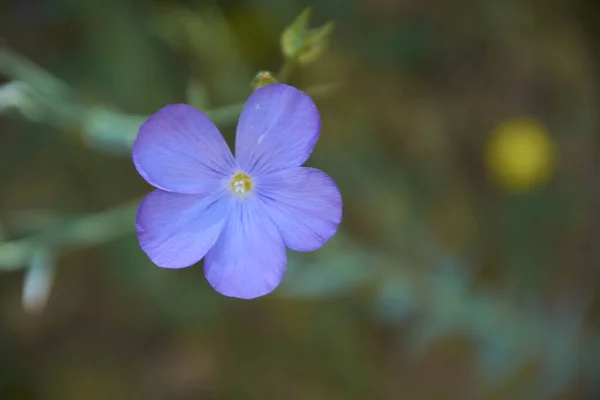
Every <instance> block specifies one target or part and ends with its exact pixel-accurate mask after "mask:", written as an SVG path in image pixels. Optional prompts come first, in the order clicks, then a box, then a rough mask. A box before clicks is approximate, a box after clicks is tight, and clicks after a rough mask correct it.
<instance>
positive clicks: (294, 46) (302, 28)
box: [281, 7, 312, 59]
mask: <svg viewBox="0 0 600 400" xmlns="http://www.w3.org/2000/svg"><path fill="white" fill-rule="evenodd" d="M311 14H312V9H311V8H310V7H308V8H306V9H305V10H304V11H302V13H300V15H299V16H298V17H297V18H296V19H295V20H294V22H292V23H291V24H290V25H289V26H288V27H287V28H286V29H285V30H284V31H283V34H282V35H281V51H282V52H283V55H284V56H285V57H286V58H288V59H295V58H296V57H297V55H298V52H299V51H300V49H301V48H302V46H303V44H304V38H305V37H306V33H307V27H308V20H309V19H310V15H311Z"/></svg>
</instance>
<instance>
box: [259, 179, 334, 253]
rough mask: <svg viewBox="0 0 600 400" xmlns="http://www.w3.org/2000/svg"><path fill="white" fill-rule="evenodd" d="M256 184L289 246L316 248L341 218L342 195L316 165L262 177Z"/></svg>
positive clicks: (286, 244)
mask: <svg viewBox="0 0 600 400" xmlns="http://www.w3.org/2000/svg"><path fill="white" fill-rule="evenodd" d="M257 188H258V192H259V196H260V198H261V200H262V201H263V202H264V203H265V205H266V207H265V208H266V209H267V210H268V212H269V215H270V217H271V219H272V220H273V222H274V223H275V225H276V226H277V228H278V229H279V232H280V233H281V236H282V238H283V241H284V244H285V246H286V247H289V248H290V249H292V250H296V251H313V250H316V249H318V248H319V247H321V246H323V245H324V244H325V242H327V240H329V238H331V237H332V236H333V235H334V234H335V233H336V231H337V228H338V225H339V223H340V222H341V220H342V197H341V195H340V192H339V190H338V188H337V186H336V184H335V182H334V181H333V179H331V178H330V177H329V175H327V174H325V173H324V172H322V171H319V170H318V169H314V168H307V167H298V168H289V169H284V170H282V171H278V172H274V173H271V174H268V175H263V176H260V177H259V180H258V182H257Z"/></svg>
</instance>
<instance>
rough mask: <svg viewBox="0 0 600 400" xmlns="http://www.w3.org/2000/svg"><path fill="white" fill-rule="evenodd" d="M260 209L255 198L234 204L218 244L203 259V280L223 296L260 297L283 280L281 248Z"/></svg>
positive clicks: (273, 227)
mask: <svg viewBox="0 0 600 400" xmlns="http://www.w3.org/2000/svg"><path fill="white" fill-rule="evenodd" d="M262 207H264V206H263V205H262V204H261V203H260V202H259V201H258V199H256V198H246V199H244V200H243V201H240V202H238V203H236V204H235V205H234V206H233V208H232V213H231V214H230V216H229V218H228V222H227V224H226V226H225V228H224V229H223V232H222V233H221V236H220V237H219V240H218V241H217V243H216V244H215V246H214V247H213V248H212V249H211V250H210V251H209V252H208V254H207V255H206V258H205V260H204V274H205V275H206V279H208V282H209V283H210V285H211V286H212V287H213V288H214V289H215V290H216V291H217V292H219V293H221V294H223V295H225V296H229V297H237V298H241V299H253V298H256V297H260V296H264V295H266V294H268V293H270V292H272V291H273V290H274V289H275V288H276V287H277V286H278V285H279V283H280V282H281V280H282V279H283V274H284V273H285V266H286V254H285V247H284V246H283V243H282V241H281V237H280V235H279V232H278V231H277V228H276V227H275V225H273V222H272V221H271V220H270V219H269V216H268V215H267V214H266V213H265V210H264V209H263V208H262Z"/></svg>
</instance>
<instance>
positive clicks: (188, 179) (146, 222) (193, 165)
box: [133, 84, 342, 299]
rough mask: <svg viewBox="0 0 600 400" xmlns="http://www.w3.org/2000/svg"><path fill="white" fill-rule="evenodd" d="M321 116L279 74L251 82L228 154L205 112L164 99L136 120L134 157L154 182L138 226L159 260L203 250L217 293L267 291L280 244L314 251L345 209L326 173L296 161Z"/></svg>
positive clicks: (167, 264)
mask: <svg viewBox="0 0 600 400" xmlns="http://www.w3.org/2000/svg"><path fill="white" fill-rule="evenodd" d="M320 127H321V119H320V117H319V112H318V111H317V108H316V106H315V104H314V102H313V101H312V100H311V98H310V97H309V96H307V95H306V94H304V93H302V92H301V91H299V90H297V89H295V88H293V87H291V86H287V85H283V84H272V85H268V86H265V87H262V88H260V89H258V90H256V91H255V92H254V93H253V94H252V95H251V96H250V98H249V99H248V101H247V102H246V104H245V106H244V109H243V111H242V114H241V116H240V119H239V122H238V126H237V137H236V141H235V155H236V156H235V158H234V157H233V155H232V154H231V151H230V150H229V148H228V146H227V144H226V143H225V140H224V139H223V137H222V136H221V133H220V132H219V131H218V130H217V128H216V127H215V125H214V124H213V123H212V122H211V121H210V120H209V119H208V117H207V116H206V115H205V114H204V113H202V112H201V111H198V110H197V109H195V108H193V107H191V106H188V105H185V104H175V105H168V106H166V107H164V108H163V109H161V110H160V111H158V112H157V113H156V114H154V115H152V116H151V117H150V118H149V119H148V120H147V121H146V122H145V123H144V124H143V125H142V126H141V128H140V132H139V135H138V138H137V140H136V142H135V144H134V146H133V162H134V164H135V167H136V168H137V170H138V172H139V173H140V175H142V176H143V177H144V179H145V180H146V181H148V183H150V184H151V185H152V186H154V187H156V188H157V190H155V191H153V192H152V193H150V194H149V195H148V196H146V198H145V199H144V200H142V202H141V204H140V206H139V209H138V214H137V219H136V228H137V233H138V238H139V242H140V246H141V248H142V250H143V251H144V252H145V253H146V254H147V255H148V257H149V258H150V260H152V262H154V263H155V264H156V265H158V266H160V267H164V268H184V267H188V266H190V265H192V264H195V263H196V262H198V261H200V260H201V259H202V258H203V257H204V273H205V275H206V278H207V279H208V282H209V283H210V285H211V286H212V287H213V288H214V289H215V290H216V291H217V292H219V293H221V294H223V295H225V296H230V297H238V298H243V299H252V298H255V297H259V296H264V295H266V294H268V293H270V292H271V291H273V290H274V289H275V288H276V287H277V286H278V285H279V283H280V282H281V280H282V279H283V275H284V272H285V267H286V262H287V261H286V260H287V259H286V250H285V248H286V247H288V248H290V249H292V250H295V251H313V250H316V249H318V248H319V247H321V246H322V245H323V244H324V243H325V242H326V241H327V240H328V239H329V238H331V237H332V236H333V235H334V234H335V232H336V230H337V227H338V225H339V223H340V222H341V219H342V199H341V196H340V192H339V190H338V188H337V186H336V184H335V182H334V181H333V180H332V179H331V178H330V177H329V176H328V175H326V174H325V173H323V172H321V171H319V170H317V169H314V168H307V167H302V166H301V165H302V164H303V163H304V162H305V161H306V160H307V159H308V157H309V156H310V154H311V152H312V150H313V147H314V146H315V144H316V143H317V139H318V137H319V130H320Z"/></svg>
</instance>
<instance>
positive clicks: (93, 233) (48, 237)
mask: <svg viewBox="0 0 600 400" xmlns="http://www.w3.org/2000/svg"><path fill="white" fill-rule="evenodd" d="M138 203H139V199H138V200H136V201H134V202H127V203H125V204H122V205H120V206H118V207H115V208H111V209H109V210H106V211H103V212H99V213H97V214H92V215H89V216H86V217H83V218H81V219H77V220H75V221H72V222H68V223H66V224H64V225H63V226H62V227H58V228H55V229H49V230H47V231H44V232H41V233H39V234H37V235H34V236H31V237H29V238H25V239H20V240H14V241H9V242H4V243H0V270H5V271H10V270H16V269H21V268H23V267H25V266H27V264H28V263H29V262H30V261H31V257H32V256H33V255H34V254H35V250H36V249H37V248H39V247H41V246H44V247H57V246H59V245H60V246H63V245H78V246H91V245H95V244H99V243H104V242H107V241H109V240H111V239H114V238H116V237H118V236H121V235H124V234H126V233H130V232H133V231H134V230H135V211H136V209H137V206H138Z"/></svg>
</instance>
